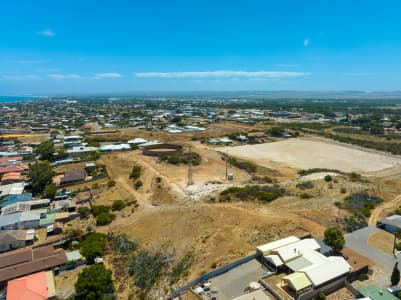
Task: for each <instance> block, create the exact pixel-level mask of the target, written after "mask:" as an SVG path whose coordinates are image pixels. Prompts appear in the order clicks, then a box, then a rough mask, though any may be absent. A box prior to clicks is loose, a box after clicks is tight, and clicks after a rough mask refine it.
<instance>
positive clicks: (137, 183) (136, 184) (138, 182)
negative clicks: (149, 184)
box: [134, 180, 143, 190]
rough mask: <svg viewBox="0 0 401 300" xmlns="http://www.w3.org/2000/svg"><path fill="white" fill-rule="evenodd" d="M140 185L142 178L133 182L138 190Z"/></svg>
mask: <svg viewBox="0 0 401 300" xmlns="http://www.w3.org/2000/svg"><path fill="white" fill-rule="evenodd" d="M142 185H143V182H142V180H138V181H137V182H135V184H134V186H135V189H136V190H138V189H139V188H140V187H141V186H142Z"/></svg>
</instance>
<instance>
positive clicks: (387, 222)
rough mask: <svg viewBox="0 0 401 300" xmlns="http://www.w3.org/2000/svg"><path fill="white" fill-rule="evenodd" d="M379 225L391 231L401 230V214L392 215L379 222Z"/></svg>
mask: <svg viewBox="0 0 401 300" xmlns="http://www.w3.org/2000/svg"><path fill="white" fill-rule="evenodd" d="M377 227H379V228H381V229H383V230H385V231H388V232H390V233H396V232H401V216H399V215H392V216H389V217H387V218H384V219H381V220H380V221H379V222H377Z"/></svg>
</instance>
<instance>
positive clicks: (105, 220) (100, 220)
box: [96, 212, 116, 226]
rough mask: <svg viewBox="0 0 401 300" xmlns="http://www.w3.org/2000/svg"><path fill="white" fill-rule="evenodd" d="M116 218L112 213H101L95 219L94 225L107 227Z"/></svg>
mask: <svg viewBox="0 0 401 300" xmlns="http://www.w3.org/2000/svg"><path fill="white" fill-rule="evenodd" d="M115 218H116V216H115V215H114V214H112V213H108V212H102V213H100V214H99V215H98V216H97V217H96V225H99V226H103V225H108V224H110V223H111V222H113V220H114V219H115Z"/></svg>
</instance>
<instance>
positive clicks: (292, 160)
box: [218, 137, 401, 175]
mask: <svg viewBox="0 0 401 300" xmlns="http://www.w3.org/2000/svg"><path fill="white" fill-rule="evenodd" d="M218 150H220V151H223V152H226V151H228V152H229V153H230V155H233V156H237V157H240V158H243V159H248V160H251V161H253V162H255V163H256V164H260V165H262V166H266V167H269V166H271V165H272V161H274V162H277V163H280V164H284V165H287V166H290V167H292V168H295V169H310V168H328V169H337V170H341V171H344V172H359V173H362V174H364V175H370V172H375V171H379V170H383V169H389V168H392V167H395V166H399V165H400V164H401V158H396V157H394V156H391V155H385V154H379V153H373V152H370V151H363V150H361V149H356V148H355V147H348V145H346V144H339V143H332V142H330V141H328V140H327V141H326V140H323V139H316V138H309V137H308V138H296V139H288V140H283V141H278V142H274V143H267V144H259V145H246V146H239V147H223V148H219V149H218Z"/></svg>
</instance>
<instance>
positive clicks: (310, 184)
mask: <svg viewBox="0 0 401 300" xmlns="http://www.w3.org/2000/svg"><path fill="white" fill-rule="evenodd" d="M296 187H297V188H299V189H301V190H306V189H311V188H313V187H314V184H313V182H312V181H303V182H300V183H297V185H296Z"/></svg>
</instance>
